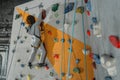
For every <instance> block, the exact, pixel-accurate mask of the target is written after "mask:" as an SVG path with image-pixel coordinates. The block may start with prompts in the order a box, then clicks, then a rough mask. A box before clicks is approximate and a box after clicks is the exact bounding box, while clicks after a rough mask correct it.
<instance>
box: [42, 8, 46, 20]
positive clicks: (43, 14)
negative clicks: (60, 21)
mask: <svg viewBox="0 0 120 80" xmlns="http://www.w3.org/2000/svg"><path fill="white" fill-rule="evenodd" d="M45 18H46V11H45V10H44V9H43V10H42V20H44V19H45Z"/></svg>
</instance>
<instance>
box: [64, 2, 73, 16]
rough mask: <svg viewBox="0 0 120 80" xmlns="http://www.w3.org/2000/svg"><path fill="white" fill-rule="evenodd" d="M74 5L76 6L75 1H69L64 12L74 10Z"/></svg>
mask: <svg viewBox="0 0 120 80" xmlns="http://www.w3.org/2000/svg"><path fill="white" fill-rule="evenodd" d="M73 7H74V3H69V4H68V5H67V6H66V8H65V11H64V14H66V13H68V12H70V11H72V10H73Z"/></svg>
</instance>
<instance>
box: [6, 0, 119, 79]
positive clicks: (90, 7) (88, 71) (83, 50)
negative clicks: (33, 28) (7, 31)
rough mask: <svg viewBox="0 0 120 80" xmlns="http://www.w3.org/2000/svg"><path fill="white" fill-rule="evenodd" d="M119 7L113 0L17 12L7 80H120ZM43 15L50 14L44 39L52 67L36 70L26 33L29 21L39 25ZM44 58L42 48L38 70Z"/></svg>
mask: <svg viewBox="0 0 120 80" xmlns="http://www.w3.org/2000/svg"><path fill="white" fill-rule="evenodd" d="M118 3H119V1H118V2H117V1H112V0H34V1H31V2H28V3H25V4H21V5H19V6H16V7H15V8H14V17H13V26H12V35H11V43H10V51H9V64H8V71H7V80H118V79H120V76H119V75H117V74H119V73H120V71H119V66H120V64H119V53H120V40H119V37H120V33H119V32H120V27H119V25H120V24H119V21H120V18H119V17H120V16H119V17H117V16H118V13H119V12H120V11H119V8H120V6H119V4H118ZM111 4H112V5H111ZM42 9H45V10H46V14H47V15H46V18H45V20H44V23H43V27H44V30H43V32H42V33H41V39H42V41H43V43H44V45H45V49H46V53H47V55H46V56H47V57H46V60H45V63H46V64H47V65H46V66H44V67H39V66H37V65H33V67H32V69H30V68H29V67H28V60H29V57H30V56H31V51H32V49H31V35H29V34H28V33H26V27H27V26H28V24H27V21H26V18H27V16H28V15H33V16H34V17H35V19H36V20H38V15H39V13H40V12H41V11H42ZM111 9H113V11H111ZM115 12H117V13H115ZM116 21H117V22H116ZM113 24H114V25H113ZM42 53H43V50H42V49H41V48H39V50H38V51H37V54H36V57H35V60H34V62H33V64H36V63H38V62H39V59H40V58H41V54H42Z"/></svg>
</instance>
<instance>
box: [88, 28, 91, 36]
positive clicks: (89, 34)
mask: <svg viewBox="0 0 120 80" xmlns="http://www.w3.org/2000/svg"><path fill="white" fill-rule="evenodd" d="M87 35H88V36H89V37H90V36H91V32H90V30H89V29H88V30H87Z"/></svg>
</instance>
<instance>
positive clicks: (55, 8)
mask: <svg viewBox="0 0 120 80" xmlns="http://www.w3.org/2000/svg"><path fill="white" fill-rule="evenodd" d="M58 8H59V4H58V3H56V4H53V5H52V11H53V12H56V11H57V10H58Z"/></svg>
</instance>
